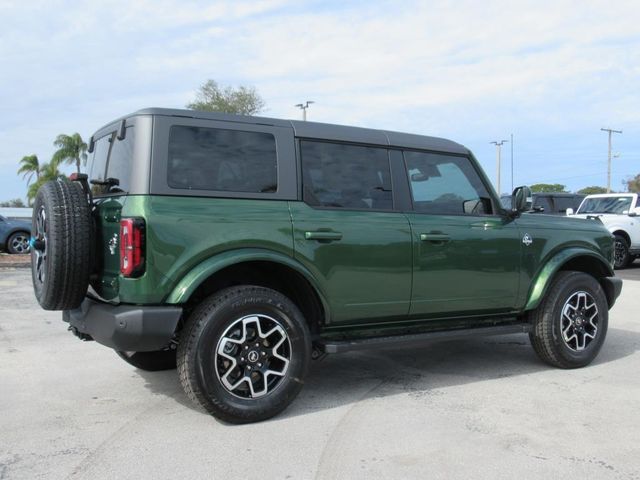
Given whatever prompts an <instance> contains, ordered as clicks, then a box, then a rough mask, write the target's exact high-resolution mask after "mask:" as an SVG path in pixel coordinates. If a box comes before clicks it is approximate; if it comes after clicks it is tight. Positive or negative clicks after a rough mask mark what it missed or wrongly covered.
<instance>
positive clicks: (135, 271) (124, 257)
mask: <svg viewBox="0 0 640 480" xmlns="http://www.w3.org/2000/svg"><path fill="white" fill-rule="evenodd" d="M120 273H122V275H123V276H125V277H139V276H140V275H142V274H143V273H144V220H142V219H140V218H123V219H122V220H120Z"/></svg>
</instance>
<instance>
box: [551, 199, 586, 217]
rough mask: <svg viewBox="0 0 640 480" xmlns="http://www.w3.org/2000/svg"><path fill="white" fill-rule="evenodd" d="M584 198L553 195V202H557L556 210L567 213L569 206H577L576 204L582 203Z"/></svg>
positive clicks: (574, 207)
mask: <svg viewBox="0 0 640 480" xmlns="http://www.w3.org/2000/svg"><path fill="white" fill-rule="evenodd" d="M581 201H582V199H581V198H580V197H553V203H554V204H555V209H556V212H559V213H566V212H567V208H573V209H574V210H575V209H576V208H577V206H576V204H578V205H580V202H581Z"/></svg>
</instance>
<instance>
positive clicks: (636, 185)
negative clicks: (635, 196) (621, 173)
mask: <svg viewBox="0 0 640 480" xmlns="http://www.w3.org/2000/svg"><path fill="white" fill-rule="evenodd" d="M623 183H625V184H626V186H627V191H628V192H632V193H640V173H639V174H638V175H636V176H635V177H631V178H628V179H626V180H625V181H624V182H623Z"/></svg>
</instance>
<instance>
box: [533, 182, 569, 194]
mask: <svg viewBox="0 0 640 480" xmlns="http://www.w3.org/2000/svg"><path fill="white" fill-rule="evenodd" d="M530 188H531V191H532V192H533V193H550V192H564V191H565V188H567V187H566V185H562V184H560V183H534V184H533V185H531V187H530Z"/></svg>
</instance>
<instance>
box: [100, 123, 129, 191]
mask: <svg viewBox="0 0 640 480" xmlns="http://www.w3.org/2000/svg"><path fill="white" fill-rule="evenodd" d="M134 132H135V130H134V128H133V127H132V126H129V127H127V130H126V134H125V138H124V139H122V140H118V139H117V137H116V133H115V132H113V133H110V134H108V135H105V136H103V137H100V138H98V139H96V140H95V146H94V150H93V156H92V157H91V166H90V168H89V181H90V183H91V192H92V193H93V195H108V194H122V193H128V192H129V186H130V183H131V166H132V163H133V145H134V141H135V139H134V135H135V134H134Z"/></svg>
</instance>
